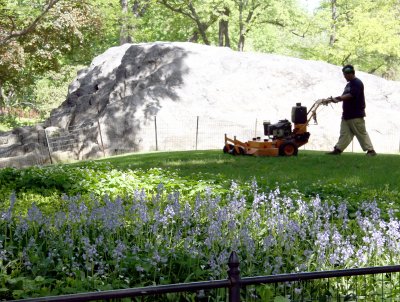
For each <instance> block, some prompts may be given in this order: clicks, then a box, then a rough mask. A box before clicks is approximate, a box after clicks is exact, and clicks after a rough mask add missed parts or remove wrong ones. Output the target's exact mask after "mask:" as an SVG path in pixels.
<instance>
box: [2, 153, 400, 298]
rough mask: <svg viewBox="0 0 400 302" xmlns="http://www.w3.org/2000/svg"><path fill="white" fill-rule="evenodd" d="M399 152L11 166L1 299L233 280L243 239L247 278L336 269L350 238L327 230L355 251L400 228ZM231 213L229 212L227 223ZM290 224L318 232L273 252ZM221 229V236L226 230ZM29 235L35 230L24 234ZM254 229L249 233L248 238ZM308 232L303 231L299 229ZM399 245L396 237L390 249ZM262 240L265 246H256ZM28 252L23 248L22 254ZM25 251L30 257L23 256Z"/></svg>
mask: <svg viewBox="0 0 400 302" xmlns="http://www.w3.org/2000/svg"><path fill="white" fill-rule="evenodd" d="M399 160H400V157H399V156H395V155H383V154H380V155H379V157H376V158H368V157H365V155H364V154H343V155H342V156H341V157H340V158H335V159H333V158H331V157H327V156H325V155H324V154H322V153H319V152H307V151H304V152H302V153H301V154H299V155H298V156H297V157H292V158H280V157H278V158H275V157H274V158H254V157H233V156H230V155H227V154H223V153H222V152H221V151H193V152H165V153H162V152H159V153H148V154H133V155H127V156H118V157H113V158H108V159H105V160H102V161H88V162H79V163H75V164H69V165H52V166H47V167H31V168H27V169H15V168H5V169H2V170H0V192H1V196H0V213H1V215H0V217H2V219H1V220H0V228H1V229H2V230H3V232H2V235H0V244H2V245H3V246H2V248H3V250H4V251H5V253H6V254H5V255H7V257H9V258H7V259H8V260H6V261H3V262H1V261H0V282H1V284H0V285H1V290H0V296H1V297H3V298H8V299H9V298H10V297H13V298H27V297H34V296H46V295H60V294H68V293H75V292H84V291H92V290H107V289H115V288H126V287H132V286H145V285H150V284H153V283H157V284H169V283H175V282H188V281H194V280H204V279H208V278H209V277H210V276H211V277H212V278H214V279H215V278H225V275H224V274H225V270H226V268H225V265H226V259H227V258H226V257H227V256H228V249H231V248H232V246H233V245H235V244H239V242H240V245H239V246H238V247H237V251H239V253H240V258H241V271H242V274H243V275H246V276H250V275H254V274H258V275H259V274H270V273H271V272H272V269H273V267H275V269H277V268H278V267H279V271H281V272H291V271H293V270H294V271H298V269H299V267H303V266H304V267H306V269H307V270H316V269H329V268H332V263H330V261H332V260H329V259H335V258H329V257H333V256H335V255H336V254H335V253H336V251H345V250H346V249H344V247H345V246H340V247H339V246H336V247H332V248H329V249H325V248H324V246H325V245H324V244H323V242H322V243H321V242H320V241H319V240H322V239H321V238H323V237H318V236H316V233H315V232H316V229H318V232H319V234H320V236H322V234H323V233H324V232H327V231H329V232H333V233H331V235H330V236H333V235H334V231H335V230H339V231H340V234H341V236H343V237H342V238H343V243H344V242H347V243H349V242H351V248H353V249H358V250H359V251H360V252H361V251H364V250H363V248H364V247H363V246H364V244H365V242H364V241H363V240H364V239H365V238H366V236H370V235H371V232H370V230H371V229H370V228H371V227H374V228H376V232H373V234H382V235H383V234H386V231H384V228H389V227H390V226H392V225H393V226H395V225H397V224H396V223H397V219H398V218H396V216H397V217H398V215H397V214H398V209H399V204H400V193H399V191H398V188H397V184H398V181H399V179H400V175H399V174H398V173H396V171H393V173H390V175H387V174H388V173H387V166H388V165H389V166H397V165H398V164H399V163H398V161H399ZM371 166H374V167H373V173H371V172H370V171H369V170H368V169H370V168H371ZM155 167H157V168H155ZM327 171H329V175H328V174H327ZM370 174H373V175H372V178H371V179H370ZM318 179H319V180H318ZM118 196H120V197H118ZM305 209H307V210H305ZM228 213H230V214H228ZM274 213H275V214H276V215H278V216H279V215H280V216H279V217H280V218H279V219H281V220H279V219H277V217H275V216H274V215H275V214H274ZM307 213H308V214H307ZM223 215H228V216H226V217H225V216H224V217H225V218H224V219H221V217H222V216H223ZM258 215H259V216H258ZM282 215H284V216H285V217H286V218H284V219H283V218H282ZM227 217H229V219H228V218H227ZM257 217H259V219H258V218H257ZM363 219H365V220H363ZM367 220H368V222H369V223H368V224H367V225H369V226H370V227H369V229H368V230H364V229H363V228H362V225H363V224H362V223H361V222H362V221H367ZM278 221H281V222H282V223H283V222H284V221H292V222H291V224H288V226H286V227H288V228H289V226H293V225H295V224H298V225H301V226H302V228H303V230H306V229H307V230H308V231H306V232H307V234H308V235H306V237H307V238H308V240H301V239H300V238H297V239H296V240H295V242H292V243H291V244H288V245H279V244H276V245H274V246H273V247H272V246H270V247H267V248H266V247H265V246H264V245H265V244H267V242H269V241H266V240H267V238H271V237H268V236H273V237H274V236H275V237H276V238H281V237H280V236H287V234H288V232H292V231H293V230H290V229H281V228H280V227H279V224H277V223H275V222H278ZM161 222H162V223H161ZM389 222H390V223H389ZM327 224H329V227H327V228H325V227H326V226H327ZM310 225H311V226H313V227H312V228H311V229H309V228H310V227H311V226H310ZM320 227H322V228H320ZM232 228H234V229H235V230H236V231H232ZM315 228H316V229H315ZM380 228H382V230H381V229H380ZM378 229H379V230H378ZM217 230H218V232H221V234H220V235H215V234H219V233H214V232H217ZM228 230H229V231H228ZM294 230H296V228H295V229H294ZM391 231H394V229H393V230H391ZM397 231H398V230H397ZM21 232H26V233H23V234H24V235H23V236H22V237H21V234H22V233H21ZM387 232H389V231H387ZM244 233H246V234H248V235H246V236H244V237H242V235H243V234H244ZM143 234H145V235H143ZM235 234H242V235H240V236H239V235H238V236H239V237H236V235H235ZM285 234H286V235H285ZM294 234H297V235H294ZM300 234H301V232H299V231H295V232H294V233H293V236H300ZM396 234H397V233H396ZM247 236H250V237H247ZM315 236H316V237H315ZM335 236H337V235H335ZM346 236H347V237H346ZM396 236H397V235H396ZM345 237H346V238H347V240H349V241H346V240H345V239H344V238H345ZM212 238H213V239H212ZM249 238H252V240H250V241H249ZM290 238H292V237H290ZM311 238H313V239H311ZM318 238H319V239H318ZM332 238H333V237H332ZM335 238H336V237H335ZM396 238H397V237H396ZM399 238H400V235H399ZM211 239H212V240H211ZM71 240H72V241H71ZM209 240H211V241H209ZM287 240H289V239H288V238H286V239H285V240H282V242H286V241H287ZM290 240H291V239H290ZM335 240H336V239H335ZM223 242H225V243H223ZM330 242H334V240H333V239H332V240H331V241H330ZM372 242H373V241H372ZM253 244H255V245H253ZM268 244H270V243H268ZM128 246H129V248H127V247H128ZM390 246H391V247H394V246H396V245H388V247H385V248H389V247H390ZM253 248H255V250H256V251H257V252H254V253H253V252H251V249H253ZM21 249H23V250H24V252H23V253H22V252H17V251H21ZM120 249H121V252H118V251H120ZM303 249H304V251H309V252H310V251H311V252H310V253H309V252H304V253H303ZM315 249H318V250H315ZM299 250H301V251H299ZM90 251H92V252H90ZM188 251H190V252H188ZM262 251H264V252H262ZM364 252H365V253H366V251H364ZM18 253H20V255H21V257H19V256H18V257H16V256H15V255H17V254H18ZM90 253H95V254H90ZM119 253H122V254H119ZM262 253H266V254H262ZM350 254H351V253H350ZM12 255H14V256H12ZM90 255H92V256H90ZM93 255H96V257H93ZM118 255H121V256H118ZM122 255H123V256H122ZM223 255H225V256H223ZM305 255H309V256H307V257H308V258H304V257H305ZM321 255H324V256H323V257H322V258H321ZM329 255H330V256H329ZM368 255H369V256H368V261H369V262H368V263H369V265H381V264H388V263H393V262H396V261H397V258H398V253H397V252H393V251H387V252H383V250H382V247H380V249H378V248H377V247H374V246H373V245H371V247H370V249H368ZM220 256H221V257H220ZM119 257H121V258H119ZM335 257H336V256H335ZM346 257H347V256H346ZM157 259H158V260H157ZM210 259H211V260H212V261H215V262H212V261H211V260H210ZM346 259H347V258H346ZM363 259H364V258H351V259H350V258H349V260H348V262H346V264H344V263H340V265H344V267H352V266H354V263H356V262H357V261H367V260H365V259H364V260H363ZM210 261H211V262H210ZM280 261H282V264H280V265H278V264H277V263H281V262H280ZM337 261H339V260H337ZM265 263H270V266H265V267H264V264H265ZM357 263H358V262H357ZM337 265H339V264H336V265H334V266H333V267H334V268H337ZM6 266H7V268H6ZM260 269H261V270H260ZM303 269H304V268H303ZM303 269H301V270H303ZM10 272H12V273H10ZM275 273H277V271H276V272H275ZM221 274H222V275H221ZM363 278H364V279H363V282H364V283H365V282H366V279H365V277H363ZM379 282H380V281H379ZM349 284H350V283H349V281H348V280H347V281H346V282H343V284H342V283H341V281H340V280H338V281H337V282H332V283H330V285H329V288H328V287H326V286H325V285H324V284H321V285H318V286H315V287H314V288H311V289H310V288H307V287H302V285H301V284H292V285H287V288H286V287H285V289H284V291H285V292H286V293H288V292H290V293H292V295H293V297H295V296H296V295H298V297H300V296H301V297H304V295H306V294H310V293H312V295H313V297H323V296H326V294H327V293H328V292H332V295H336V294H337V293H338V292H340V293H342V292H343V293H344V294H343V295H346V294H348V293H349V291H350V292H351V288H348V286H349ZM368 284H369V286H371V290H372V289H373V286H376V283H374V281H373V279H371V280H368ZM282 290H283V288H282ZM254 293H255V294H256V295H257V296H259V297H261V298H262V299H263V301H284V300H282V299H286V298H285V296H284V295H283V293H282V292H280V291H277V288H271V287H269V286H262V287H257V288H256V290H255V292H254ZM175 298H176V297H175ZM171 299H173V297H172V296H171ZM279 299H281V300H279Z"/></svg>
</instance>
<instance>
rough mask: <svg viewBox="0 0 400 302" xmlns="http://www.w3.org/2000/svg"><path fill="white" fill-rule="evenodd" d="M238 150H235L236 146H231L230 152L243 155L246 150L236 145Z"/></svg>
mask: <svg viewBox="0 0 400 302" xmlns="http://www.w3.org/2000/svg"><path fill="white" fill-rule="evenodd" d="M238 149H239V152H237V151H236V148H233V151H232V154H233V155H245V154H246V151H245V150H244V148H243V147H238Z"/></svg>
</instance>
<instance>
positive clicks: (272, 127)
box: [264, 119, 292, 139]
mask: <svg viewBox="0 0 400 302" xmlns="http://www.w3.org/2000/svg"><path fill="white" fill-rule="evenodd" d="M291 134H292V123H291V122H289V121H288V120H286V119H285V120H280V121H279V122H277V123H275V124H271V123H270V122H264V135H265V136H272V137H273V138H274V139H276V138H285V137H289V136H291Z"/></svg>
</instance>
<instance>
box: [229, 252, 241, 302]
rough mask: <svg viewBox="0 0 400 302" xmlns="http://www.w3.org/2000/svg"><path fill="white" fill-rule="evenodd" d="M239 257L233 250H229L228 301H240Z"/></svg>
mask: <svg viewBox="0 0 400 302" xmlns="http://www.w3.org/2000/svg"><path fill="white" fill-rule="evenodd" d="M239 264H240V262H239V257H238V255H237V254H236V252H235V251H232V252H231V255H230V256H229V261H228V267H229V270H228V279H229V281H230V283H231V285H230V287H229V302H240V269H239Z"/></svg>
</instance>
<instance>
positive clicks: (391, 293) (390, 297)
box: [17, 252, 400, 302]
mask: <svg viewBox="0 0 400 302" xmlns="http://www.w3.org/2000/svg"><path fill="white" fill-rule="evenodd" d="M228 267H229V269H228V278H227V279H225V280H212V281H203V282H191V283H180V284H171V285H157V286H147V287H140V288H128V289H120V290H109V291H101V292H87V293H80V294H71V295H62V296H53V297H40V298H29V299H24V300H17V301H25V302H39V301H54V302H56V301H57V302H60V301H65V302H72V301H129V300H130V301H199V302H200V301H229V302H239V301H242V302H244V301H246V302H247V301H263V302H269V301H271V302H273V301H283V302H285V301H287V302H290V301H304V302H306V301H307V302H308V301H319V302H321V301H322V302H323V301H326V302H328V301H365V302H367V301H368V302H369V301H370V302H375V301H393V302H394V301H400V274H397V276H396V277H393V274H394V273H399V272H400V265H393V266H380V267H367V268H352V269H342V270H332V271H318V272H304V273H290V274H280V275H271V276H257V277H245V278H241V277H240V270H239V258H238V256H237V254H236V253H235V252H232V253H231V255H230V257H229V261H228ZM378 275H381V276H380V277H377V276H378ZM367 276H372V277H370V279H369V280H367ZM353 277H355V278H356V279H350V278H353ZM332 278H335V280H334V281H331V279H332ZM339 278H345V282H342V281H343V280H339ZM357 278H360V279H357ZM321 280H322V282H321ZM310 281H311V282H316V281H320V283H318V284H317V285H316V284H309V283H308V282H310ZM371 281H372V282H371ZM271 285H272V286H271ZM254 286H261V287H260V288H258V289H256V288H254ZM214 289H227V291H226V292H225V293H224V294H223V295H222V296H220V297H216V296H215V295H214V296H213V297H211V296H209V295H207V293H209V292H210V291H211V290H214ZM185 292H186V293H187V292H192V293H195V294H194V295H191V296H182V297H180V298H177V297H178V296H174V297H171V296H169V297H167V296H165V298H162V296H163V295H167V294H169V293H185ZM146 296H147V297H151V298H150V300H145V297H146ZM156 297H158V298H156ZM126 298H128V300H126Z"/></svg>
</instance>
